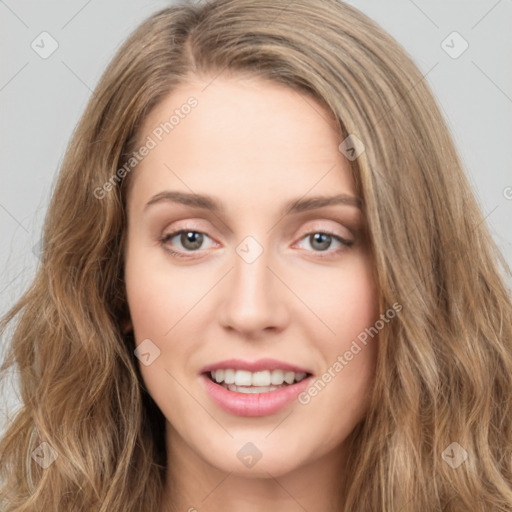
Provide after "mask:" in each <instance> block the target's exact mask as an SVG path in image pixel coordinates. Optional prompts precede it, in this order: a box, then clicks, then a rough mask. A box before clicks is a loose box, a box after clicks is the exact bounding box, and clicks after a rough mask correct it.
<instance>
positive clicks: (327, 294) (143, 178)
mask: <svg viewBox="0 0 512 512" xmlns="http://www.w3.org/2000/svg"><path fill="white" fill-rule="evenodd" d="M211 80H213V81H211ZM208 84H209V85H208ZM191 97H193V98H194V99H190V98H191ZM187 105H188V107H187ZM173 115H174V118H172V119H171V116H173ZM165 123H167V124H165ZM139 141H140V146H141V147H142V146H143V145H145V146H146V148H147V151H144V150H142V151H140V152H139V156H140V155H142V154H143V153H145V156H142V157H141V161H140V163H139V164H138V166H137V168H136V169H135V170H133V171H132V172H133V175H132V176H130V179H131V180H133V181H132V182H131V184H130V191H129V195H128V206H127V209H128V238H127V246H126V268H125V272H126V286H127V294H128V302H129V309H130V313H131V322H132V325H133V329H134V333H135V340H136V344H137V345H138V353H137V357H138V358H139V361H138V364H139V366H140V369H141V373H142V376H143V379H144V382H145V384H146V387H147V389H148V391H149V393H150V394H151V396H152V397H153V399H154V400H155V402H156V403H157V405H158V406H159V408H160V409H161V411H162V412H163V414H164V416H165V418H166V419H167V425H166V428H167V443H168V447H167V449H168V451H169V453H170V454H171V457H175V458H176V460H182V461H189V462H190V461H195V463H198V464H204V465H206V466H208V467H211V466H213V467H215V468H217V469H221V470H223V471H226V472H235V473H239V474H249V473H251V474H252V475H255V474H260V475H267V474H268V473H266V472H269V473H270V474H272V475H274V476H278V475H283V474H285V473H287V472H290V471H292V470H295V469H299V468H301V467H304V466H305V465H310V464H312V463H319V462H320V461H322V460H326V458H327V457H329V458H330V460H334V459H335V460H337V461H339V460H340V459H341V458H342V450H343V446H342V443H343V441H344V440H345V439H346V438H347V436H348V435H349V434H350V432H351V431H352V430H353V429H354V427H355V426H356V424H357V423H358V422H359V421H360V420H361V419H362V418H363V416H364V414H365V410H366V408H367V403H368V397H369V391H370V388H371V382H372V377H373V372H374V366H375V358H376V354H377V337H376V336H375V337H374V338H373V339H372V338H371V337H368V336H366V338H367V343H366V344H363V343H361V341H359V340H361V339H362V337H361V333H363V332H364V331H365V328H368V327H370V326H372V325H373V324H374V322H375V320H376V319H377V317H378V311H377V289H376V285H375V282H374V277H373V272H372V260H371V258H370V254H369V250H368V247H367V244H366V243H365V239H364V236H363V229H362V228H363V215H362V212H361V210H360V209H359V207H358V206H357V201H355V200H354V198H355V189H354V183H353V181H352V178H351V175H350V172H349V162H348V161H347V160H346V159H345V157H344V156H343V154H342V153H340V151H339V150H338V145H339V144H340V143H341V142H342V141H341V139H340V137H339V136H338V135H337V133H336V130H335V124H334V122H333V121H332V119H331V118H330V117H329V115H328V113H327V112H326V111H325V110H324V109H323V108H322V107H321V106H320V105H319V104H318V103H316V102H314V101H313V100H312V99H311V98H309V97H307V96H303V95H301V94H299V93H297V92H295V91H293V90H291V89H288V88H285V87H283V86H280V85H277V84H273V83H270V82H266V81H261V80H260V79H256V78H254V79H241V78H217V79H213V77H212V79H210V80H208V81H204V82H201V81H199V79H198V80H197V81H196V82H193V83H189V84H187V85H186V86H182V87H181V88H179V89H177V90H175V91H174V92H173V93H172V94H170V95H169V96H168V97H167V98H165V100H164V101H163V102H161V103H160V104H159V105H158V106H157V107H156V108H155V109H154V110H153V111H152V112H151V114H150V115H149V117H148V118H147V119H146V121H145V124H144V126H143V127H142V131H141V133H140V137H139ZM333 198H337V199H333ZM358 336H359V339H358ZM354 341H355V342H356V345H354ZM356 346H359V350H357V348H355V347H356ZM304 374H306V375H304ZM212 378H213V380H216V381H218V383H214V382H213V380H212ZM283 379H284V380H283ZM233 381H234V382H233ZM315 382H316V386H315V385H314V384H315ZM315 390H316V391H315Z"/></svg>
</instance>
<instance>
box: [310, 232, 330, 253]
mask: <svg viewBox="0 0 512 512" xmlns="http://www.w3.org/2000/svg"><path fill="white" fill-rule="evenodd" d="M310 236H312V241H311V247H313V248H315V244H318V245H317V246H316V248H317V249H319V250H320V251H324V250H325V249H328V248H329V246H330V245H331V235H327V234H325V233H315V234H313V235H310Z"/></svg>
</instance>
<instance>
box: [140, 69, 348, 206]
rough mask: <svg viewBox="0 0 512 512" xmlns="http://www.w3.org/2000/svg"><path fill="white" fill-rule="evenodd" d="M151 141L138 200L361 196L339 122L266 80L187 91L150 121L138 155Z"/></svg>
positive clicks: (200, 85) (209, 81)
mask: <svg viewBox="0 0 512 512" xmlns="http://www.w3.org/2000/svg"><path fill="white" fill-rule="evenodd" d="M191 98H192V99H191ZM191 105H194V106H192V107H191ZM150 139H151V141H152V143H151V145H152V146H153V147H152V149H151V150H150V151H148V152H147V155H146V156H145V157H144V158H143V159H142V160H141V161H140V163H139V164H138V165H137V167H136V169H135V170H134V172H133V176H131V178H132V179H133V181H134V186H133V187H131V188H133V195H134V198H133V199H134V200H137V198H138V196H141V197H147V196H148V195H149V194H152V193H157V192H159V191H161V190H163V189H169V188H175V189H179V190H187V191H189V192H190V191H192V190H193V191H194V192H203V193H208V194H210V195H215V196H220V197H226V198H227V199H229V197H230V196H232V197H231V199H232V200H238V201H245V204H247V205H249V204H252V203H253V202H254V201H255V200H258V198H259V199H260V200H262V199H263V198H264V196H266V197H270V198H274V199H277V197H278V196H281V197H282V198H283V199H285V196H287V195H290V197H291V196H302V195H305V194H307V193H308V191H310V190H311V191H313V192H314V193H315V194H322V193H324V194H325V193H332V192H337V193H347V194H349V193H353V182H352V178H351V173H350V166H349V162H348V161H347V160H346V159H345V157H344V156H343V155H342V154H341V153H340V151H339V150H338V145H339V144H340V142H341V137H340V135H339V132H338V130H337V125H336V122H335V120H334V118H333V117H332V114H330V113H329V112H328V111H327V110H326V109H325V108H324V107H322V106H321V105H320V104H319V103H318V102H316V101H315V100H314V99H312V98H311V97H310V96H307V95H304V94H301V93H299V92H297V91H296V90H293V89H291V88H287V87H284V86H282V85H280V84H276V83H273V82H269V81H265V80H262V79H259V78H236V77H230V78H226V77H222V76H221V77H217V78H205V79H198V78H197V79H195V80H192V81H190V82H187V83H185V84H183V85H181V86H180V87H179V88H177V89H175V90H174V91H173V92H172V93H170V94H169V95H168V96H167V97H165V98H164V99H163V100H162V101H161V102H160V103H159V104H158V105H157V106H156V107H155V108H154V109H153V110H152V111H151V113H150V114H149V116H148V117H147V118H146V119H145V121H144V123H143V125H142V126H141V129H140V131H139V136H138V141H139V145H138V146H137V147H139V146H142V145H144V143H145V142H147V141H149V140H150ZM313 189H314V190H313Z"/></svg>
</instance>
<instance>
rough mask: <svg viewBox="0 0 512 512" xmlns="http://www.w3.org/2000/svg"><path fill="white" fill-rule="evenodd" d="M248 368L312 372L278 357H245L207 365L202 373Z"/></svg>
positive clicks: (253, 370) (252, 370)
mask: <svg viewBox="0 0 512 512" xmlns="http://www.w3.org/2000/svg"><path fill="white" fill-rule="evenodd" d="M226 369H233V370H247V371H249V372H259V371H263V370H285V371H289V372H295V373H309V374H311V373H312V372H311V371H310V370H308V369H306V368H301V367H300V366H297V365H294V364H290V363H286V362H285V361H279V360H277V359H269V358H265V359H258V360H257V361H244V360H243V359H225V360H224V361H218V362H217V363H212V364H209V365H207V366H205V367H204V368H203V369H202V370H201V373H207V372H212V371H214V370H226Z"/></svg>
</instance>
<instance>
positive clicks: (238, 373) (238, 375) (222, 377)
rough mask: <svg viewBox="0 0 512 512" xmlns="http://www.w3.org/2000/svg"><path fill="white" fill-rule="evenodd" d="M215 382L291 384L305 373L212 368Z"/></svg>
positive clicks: (246, 384) (299, 379) (268, 384)
mask: <svg viewBox="0 0 512 512" xmlns="http://www.w3.org/2000/svg"><path fill="white" fill-rule="evenodd" d="M210 374H211V376H212V379H213V380H214V381H215V382H218V383H221V382H224V383H225V384H236V385H237V386H270V385H274V386H279V385H280V384H282V383H283V382H286V383H287V384H293V383H294V382H300V381H301V380H302V379H304V377H305V376H306V373H295V372H285V371H283V370H263V371H261V372H249V371H247V370H231V369H226V370H214V371H212V372H210Z"/></svg>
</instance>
